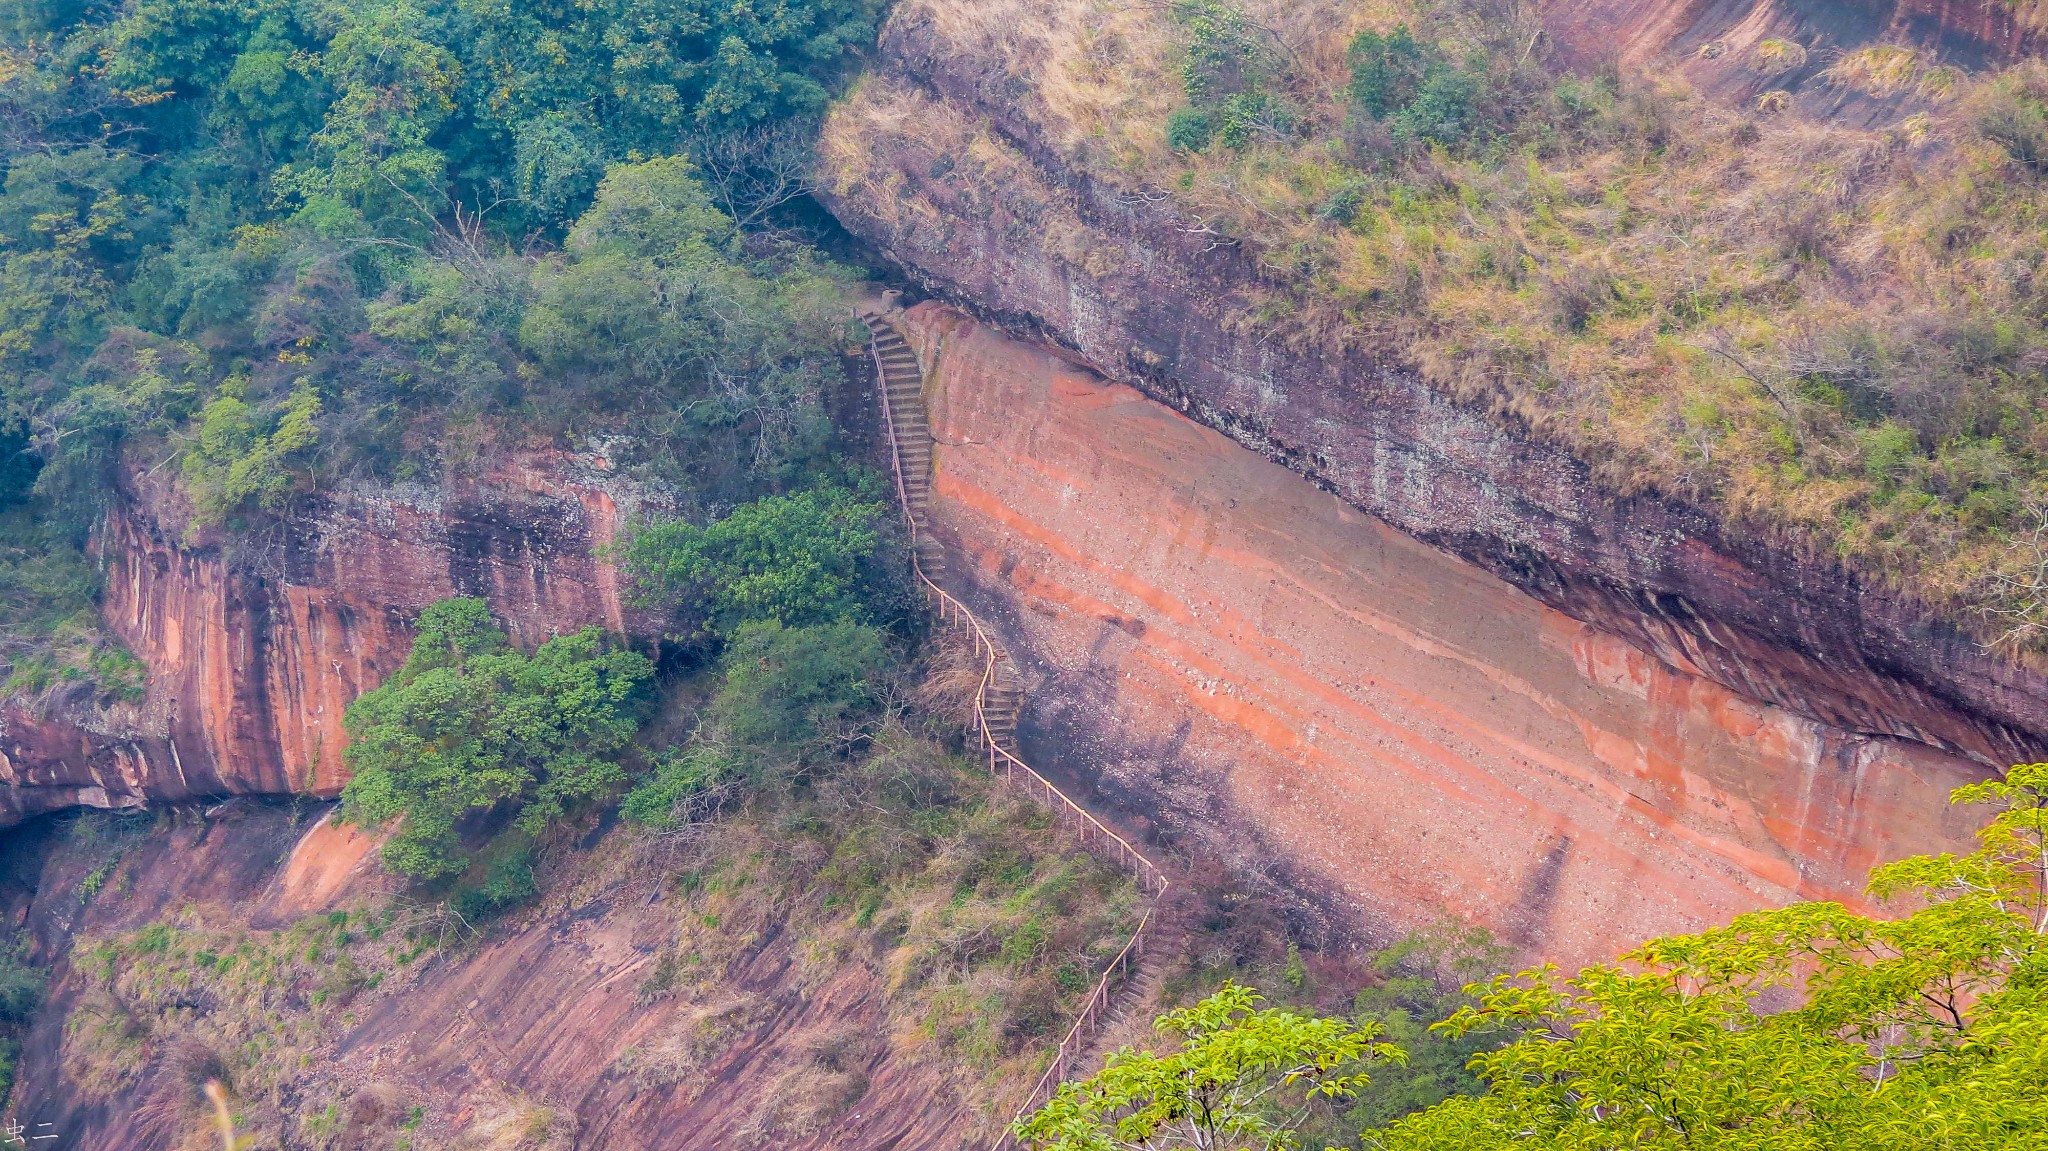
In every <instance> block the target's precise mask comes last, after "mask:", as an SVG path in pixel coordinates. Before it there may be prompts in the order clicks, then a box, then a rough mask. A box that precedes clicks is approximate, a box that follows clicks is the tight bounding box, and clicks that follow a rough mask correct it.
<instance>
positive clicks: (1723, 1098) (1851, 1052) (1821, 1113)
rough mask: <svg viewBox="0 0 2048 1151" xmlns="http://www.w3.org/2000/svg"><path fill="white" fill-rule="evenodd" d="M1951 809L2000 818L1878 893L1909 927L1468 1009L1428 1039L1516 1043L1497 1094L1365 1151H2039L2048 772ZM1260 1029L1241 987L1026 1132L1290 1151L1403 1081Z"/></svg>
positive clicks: (1523, 992)
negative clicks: (1372, 1091)
mask: <svg viewBox="0 0 2048 1151" xmlns="http://www.w3.org/2000/svg"><path fill="white" fill-rule="evenodd" d="M1955 799H1956V800H1957V801H1958V802H1963V803H1978V804H1986V805H1989V806H1992V807H1995V808H1997V809H1999V811H1998V814H1996V815H1995V816H1993V817H1992V819H1991V820H1990V822H1989V823H1988V824H1987V825H1986V826H1985V827H1984V828H1983V829H1982V830H1981V831H1980V832H1979V834H1978V840H1979V844H1980V846H1979V848H1978V850H1976V851H1975V852H1972V853H1970V854H1968V855H1963V856H1956V855H1939V856H1923V857H1918V858H1914V859H1907V860H1904V861H1901V862H1899V863H1894V864H1888V865H1886V866H1883V867H1879V868H1877V869H1876V870H1875V871H1873V872H1872V873H1871V882H1870V890H1871V893H1872V894H1873V895H1875V896H1877V897H1878V898H1879V899H1882V900H1885V901H1888V902H1891V903H1894V904H1896V905H1898V906H1899V907H1900V908H1901V909H1902V910H1905V911H1906V912H1907V913H1906V914H1904V915H1902V916H1901V917H1899V918H1896V919H1875V918H1871V917H1868V916H1864V915H1860V914H1857V913H1855V912H1851V911H1849V910H1848V909H1846V908H1844V907H1842V906H1840V905H1839V904H1834V903H1807V904H1798V905H1794V906H1792V907H1787V908H1781V909H1777V910H1771V911H1759V912H1753V913H1751V914H1748V915H1744V916H1742V917H1740V918H1738V919H1736V920H1735V921H1734V922H1733V923H1732V924H1730V925H1729V926H1727V927H1724V928H1717V929H1714V930H1711V931H1705V932H1702V933H1700V934H1698V935H1690V936H1679V937H1673V938H1667V939H1656V940H1651V941H1650V942H1649V943H1646V944H1644V945H1643V946H1642V947H1640V948H1637V949H1636V950H1635V951H1633V952H1631V953H1629V954H1628V955H1626V956H1624V957H1623V958H1622V960H1621V962H1620V963H1618V964H1613V965H1601V966H1595V967H1589V968H1586V969H1585V970H1583V971H1581V972H1579V973H1577V974H1576V975H1573V976H1571V977H1569V978H1565V977H1561V976H1560V974H1559V973H1558V972H1557V971H1556V970H1555V969H1554V968H1552V967H1548V966H1546V967H1541V968H1537V969H1535V970H1531V971H1525V972H1522V973H1520V974H1518V975H1513V976H1503V977H1501V978H1498V979H1495V980H1493V981H1492V982H1490V983H1484V984H1474V985H1472V986H1470V987H1467V988H1466V993H1467V994H1468V995H1470V996H1472V997H1473V998H1474V1002H1473V1003H1472V1004H1471V1005H1470V1006H1467V1007H1465V1008H1463V1009H1461V1010H1459V1011H1457V1012H1456V1013H1455V1014H1453V1015H1451V1016H1450V1017H1449V1018H1448V1019H1445V1020H1443V1021H1442V1022H1440V1023H1438V1024H1436V1026H1435V1028H1434V1030H1436V1031H1438V1032H1440V1033H1444V1034H1448V1035H1451V1036H1468V1035H1473V1034H1479V1033H1492V1034H1495V1035H1499V1036H1502V1037H1503V1038H1505V1039H1506V1040H1507V1042H1505V1044H1504V1045H1502V1046H1499V1047H1496V1048H1491V1049H1487V1050H1483V1051H1481V1052H1479V1053H1478V1054H1476V1055H1475V1056H1474V1057H1473V1059H1472V1061H1471V1067H1472V1068H1473V1070H1475V1071H1476V1072H1477V1073H1478V1074H1479V1076H1480V1077H1481V1078H1482V1079H1483V1080H1484V1081H1485V1084H1486V1089H1485V1091H1484V1092H1483V1093H1476V1094H1473V1095H1469V1096H1465V1095H1461V1096H1454V1097H1452V1098H1450V1099H1448V1100H1446V1101H1444V1102H1442V1103H1439V1104H1437V1105H1435V1106H1433V1107H1429V1108H1427V1109H1426V1110H1422V1111H1420V1112H1418V1113H1416V1114H1413V1115H1410V1116H1408V1117H1406V1118H1401V1119H1399V1120H1397V1121H1395V1122H1393V1123H1391V1124H1387V1125H1384V1126H1380V1127H1376V1128H1375V1129H1373V1130H1370V1131H1367V1132H1366V1133H1365V1135H1364V1140H1365V1145H1366V1146H1369V1147H1377V1148H1384V1149H1386V1151H1452V1149H1456V1151H1480V1149H1487V1148H1496V1147H1497V1148H1503V1149H1505V1148H1511V1147H1529V1148H1543V1149H1557V1151H1564V1149H1575V1148H1588V1149H1590V1148H1611V1147H1631V1148H1644V1149H1650V1148H1672V1149H1678V1148H1696V1147H1730V1148H1733V1147H1742V1148H1786V1149H1792V1148H1801V1149H1803V1148H1814V1149H1816V1151H1818V1149H1820V1148H1830V1149H1832V1148H1852V1149H1866V1148H1867V1149H1870V1151H1877V1149H1879V1148H1882V1149H1885V1151H1894V1149H1914V1148H1927V1149H1930V1151H1933V1149H1951V1148H1952V1149H1960V1148H1978V1147H1984V1148H1989V1147H2015V1148H2018V1147H2042V1146H2048V764H2022V765H2019V766H2016V767H2014V768H2012V769H2011V771H2010V772H2009V773H2007V775H2006V776H2005V778H2003V779H1996V780H1992V781H1989V782H1986V783H1981V784H1976V785H1972V786H1969V787H1964V788H1961V789H1958V790H1957V791H1956V793H1955ZM1252 1007H1253V1004H1252V1003H1251V1001H1250V1000H1249V999H1248V998H1247V997H1246V996H1245V995H1244V994H1243V993H1242V992H1240V991H1237V990H1235V989H1232V988H1228V987H1226V988H1225V990H1224V991H1223V992H1222V993H1220V994H1219V995H1218V996H1216V997H1215V998H1212V999H1211V1000H1209V1001H1208V1002H1207V1003H1206V1004H1204V1005H1203V1006H1202V1007H1201V1008H1199V1009H1197V1010H1194V1011H1192V1012H1181V1013H1175V1014H1170V1015H1167V1016H1164V1017H1162V1018H1161V1019H1160V1021H1159V1026H1160V1029H1161V1030H1162V1031H1165V1032H1168V1033H1169V1034H1173V1035H1177V1036H1180V1037H1181V1041H1180V1043H1179V1045H1178V1047H1177V1049H1174V1050H1170V1051H1168V1052H1167V1053H1166V1054H1163V1055H1162V1054H1157V1053H1154V1052H1152V1051H1149V1050H1148V1051H1143V1052H1139V1051H1135V1050H1132V1049H1129V1048H1126V1049H1125V1050H1124V1051H1122V1052H1120V1053H1119V1054H1118V1055H1116V1056H1114V1057H1112V1059H1111V1060H1110V1063H1109V1065H1108V1066H1107V1067H1106V1068H1105V1069H1104V1070H1103V1071H1102V1072H1100V1073H1099V1074H1097V1075H1095V1076H1093V1077H1091V1078H1089V1079H1087V1080H1085V1081H1083V1082H1079V1083H1070V1084H1066V1085H1064V1086H1062V1088H1061V1089H1060V1092H1059V1095H1058V1096H1057V1097H1056V1098H1055V1099H1054V1100H1053V1101H1052V1102H1051V1103H1049V1104H1047V1105H1046V1106H1045V1107H1044V1108H1043V1109H1041V1110H1040V1111H1039V1112H1038V1113H1037V1114H1035V1115H1034V1116H1032V1117H1031V1118H1030V1119H1029V1121H1027V1122H1025V1123H1023V1124H1021V1125H1020V1128H1019V1134H1020V1135H1022V1136H1023V1137H1024V1138H1025V1140H1026V1141H1027V1142H1030V1143H1033V1144H1035V1145H1036V1146H1038V1147H1041V1148H1045V1149H1048V1151H1139V1149H1144V1148H1157V1147H1165V1146H1181V1145H1189V1146H1198V1147H1217V1148H1254V1147H1256V1148H1264V1149H1268V1151H1270V1149H1272V1148H1285V1147H1293V1146H1298V1145H1299V1141H1300V1139H1301V1137H1302V1136H1303V1135H1304V1134H1306V1132H1305V1130H1304V1125H1303V1120H1304V1119H1305V1118H1306V1117H1307V1115H1308V1113H1309V1112H1308V1110H1307V1109H1304V1108H1303V1104H1304V1103H1309V1104H1312V1103H1313V1102H1315V1100H1316V1098H1317V1097H1318V1095H1319V1094H1320V1095H1325V1096H1331V1097H1342V1096H1344V1095H1347V1094H1349V1093H1351V1092H1352V1091H1354V1090H1357V1089H1359V1088H1361V1087H1363V1086H1364V1085H1365V1084H1367V1083H1368V1082H1369V1081H1370V1078H1371V1077H1372V1076H1373V1075H1375V1074H1378V1073H1379V1066H1384V1065H1388V1064H1393V1065H1398V1064H1399V1062H1400V1060H1401V1058H1402V1056H1401V1052H1400V1050H1399V1049H1398V1047H1395V1046H1393V1045H1391V1044H1386V1043H1384V1042H1382V1041H1380V1040H1378V1039H1377V1037H1376V1036H1375V1034H1374V1033H1373V1032H1372V1031H1371V1030H1370V1029H1369V1028H1363V1029H1362V1028H1358V1027H1356V1026H1354V1025H1353V1024H1352V1023H1350V1022H1348V1021H1333V1020H1317V1019H1313V1018H1311V1017H1308V1016H1304V1015H1300V1014H1297V1013H1292V1012H1280V1011H1259V1012H1255V1011H1253V1010H1252ZM1304 1092H1306V1094H1307V1098H1306V1099H1303V1098H1302V1095H1303V1093H1304Z"/></svg>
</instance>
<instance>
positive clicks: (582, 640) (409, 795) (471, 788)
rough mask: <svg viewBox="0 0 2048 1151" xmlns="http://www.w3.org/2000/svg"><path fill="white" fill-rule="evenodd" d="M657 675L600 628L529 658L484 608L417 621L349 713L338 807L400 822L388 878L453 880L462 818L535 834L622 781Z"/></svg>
mask: <svg viewBox="0 0 2048 1151" xmlns="http://www.w3.org/2000/svg"><path fill="white" fill-rule="evenodd" d="M653 674H654V667H653V665H652V664H651V663H649V662H648V660H647V658H646V657H645V656H642V655H640V654H639V653H637V652H633V651H628V650H624V649H622V648H620V647H618V646H617V644H615V643H614V642H613V641H612V640H610V639H609V638H607V637H606V635H605V634H604V632H603V631H601V630H599V629H597V628H585V629H584V630H582V631H580V632H576V633H574V634H572V635H565V636H556V637H555V638H553V639H551V640H548V641H547V642H546V643H544V644H542V645H541V646H540V648H539V650H537V651H535V652H534V654H533V655H532V656H527V655H525V654H524V653H522V652H520V651H519V650H518V649H516V648H514V647H512V646H511V645H510V644H509V643H508V642H507V640H506V638H505V634H504V633H503V632H501V631H499V630H498V629H497V628H496V627H495V626H493V624H492V623H491V618H490V611H489V608H488V607H486V605H485V604H484V602H483V601H482V600H478V599H448V600H442V601H441V602H439V603H436V604H434V605H432V606H430V607H428V608H427V609H426V610H425V611H423V612H421V613H420V619H419V624H418V634H417V637H416V638H415V640H414V642H413V649H412V654H411V655H410V656H409V657H408V658H407V659H406V661H405V665H404V666H403V667H401V668H399V670H398V672H397V674H395V675H393V676H392V677H391V678H390V679H389V680H387V681H385V683H384V684H383V685H382V686H381V687H378V688H377V689H376V690H374V691H370V692H366V693H365V694H364V695H363V696H362V697H361V698H360V699H358V700H356V702H355V703H354V704H352V705H351V706H350V707H349V709H348V715H347V720H346V722H347V726H348V733H349V746H348V752H347V756H348V764H349V768H350V770H351V771H352V772H353V773H354V778H352V779H351V780H350V781H349V783H348V786H347V787H346V788H344V789H343V791H342V800H343V803H344V805H345V808H346V810H347V812H348V814H349V816H350V817H351V818H354V819H357V820H361V821H363V822H365V823H370V824H382V823H385V822H388V821H390V820H392V819H402V822H401V823H400V824H399V827H398V829H397V831H396V832H395V833H393V835H392V836H391V838H390V839H389V840H387V841H386V842H385V845H384V862H385V864H386V865H387V866H389V867H390V868H391V869H392V870H393V871H396V872H398V873H399V874H402V875H407V876H411V877H413V878H416V879H441V878H445V877H448V876H451V875H455V874H458V873H460V872H461V871H463V870H464V869H465V868H466V867H467V866H468V863H469V856H468V853H467V852H465V851H464V850H463V847H462V840H461V834H460V833H461V824H462V821H463V819H464V818H465V817H466V816H470V815H472V814H474V813H481V812H486V811H489V810H491V809H493V808H498V807H501V806H502V807H503V808H505V809H506V810H508V811H510V812H512V813H513V814H514V816H515V819H514V825H515V826H516V827H517V828H519V829H520V830H521V831H524V832H526V833H528V834H529V835H531V834H537V833H539V832H540V831H541V830H542V829H543V828H545V827H546V825H547V824H548V822H549V821H550V820H552V819H554V818H556V817H557V816H559V815H561V814H562V813H563V811H564V810H565V809H566V808H567V807H568V805H570V804H572V803H575V802H577V801H580V800H588V799H593V798H597V797H599V796H602V795H604V794H605V793H607V792H608V791H610V790H612V789H613V788H616V787H617V786H619V785H620V784H622V783H624V782H625V780H626V772H625V770H624V768H623V767H621V766H620V764H619V762H618V758H617V757H618V754H619V753H620V752H621V751H622V750H623V749H624V748H625V747H626V745H627V743H628V742H629V741H630V740H631V739H632V738H633V734H634V733H635V731H637V730H638V728H639V720H638V716H637V714H636V705H637V704H638V703H639V701H640V700H641V698H642V697H643V695H644V693H645V691H646V689H647V687H648V686H649V682H650V681H651V679H652V678H653Z"/></svg>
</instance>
